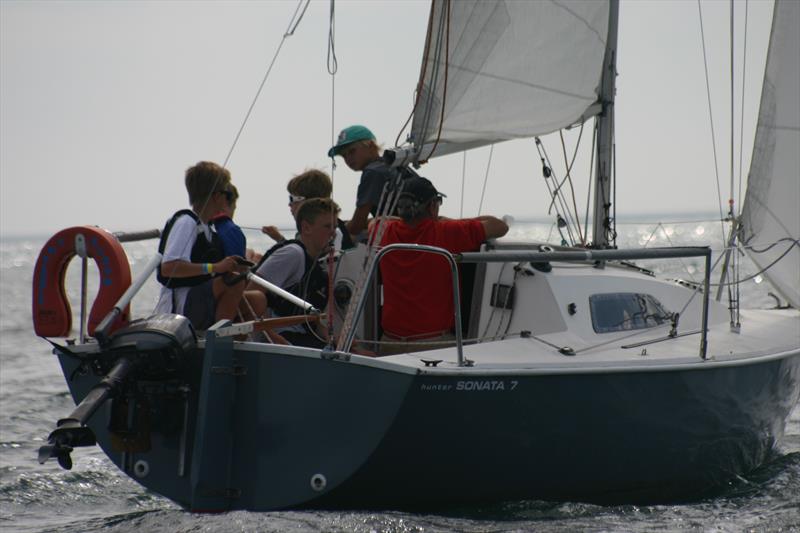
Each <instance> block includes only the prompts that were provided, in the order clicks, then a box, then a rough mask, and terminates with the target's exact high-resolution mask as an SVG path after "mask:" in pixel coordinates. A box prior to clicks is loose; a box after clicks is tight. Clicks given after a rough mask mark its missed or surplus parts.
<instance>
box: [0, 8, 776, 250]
mask: <svg viewBox="0 0 800 533" xmlns="http://www.w3.org/2000/svg"><path fill="white" fill-rule="evenodd" d="M296 6H297V3H296V2H294V1H291V2H290V1H270V2H256V1H245V2H234V1H231V2H212V1H203V2H192V1H176V2H168V1H167V2H155V1H151V2H136V1H124V2H122V1H119V2H110V1H109V2H99V1H89V2H77V1H57V2H36V1H24V2H16V1H8V0H2V1H0V204H1V205H0V234H1V235H3V236H10V235H20V234H23V235H24V234H44V235H47V234H51V233H54V232H55V231H57V230H59V229H62V228H64V227H68V226H72V225H79V224H93V225H99V226H103V227H105V228H107V229H109V230H112V231H128V230H138V229H150V228H160V227H161V226H162V225H163V223H164V221H165V220H166V218H168V216H169V215H170V214H171V213H172V212H174V211H175V210H177V209H179V208H183V207H185V206H186V203H187V199H186V193H185V189H184V186H183V173H184V171H185V169H186V168H187V167H188V166H191V165H192V164H194V163H195V162H197V161H199V160H203V159H207V160H213V161H217V162H219V163H222V162H223V160H224V159H225V157H226V155H227V154H228V151H229V149H230V147H231V145H232V143H233V141H234V138H235V136H236V133H237V131H238V130H239V127H240V125H241V123H242V120H243V119H244V116H245V113H246V112H247V109H248V107H249V106H250V103H251V101H252V98H253V96H254V95H255V92H256V90H257V88H258V85H259V83H260V82H261V79H262V77H263V75H264V73H265V72H266V69H267V67H268V65H269V62H270V60H271V59H272V57H273V54H274V52H275V50H276V48H277V46H278V45H279V43H280V41H281V37H282V35H283V33H284V31H285V30H286V28H287V25H288V23H289V20H290V18H291V16H292V13H293V12H294V11H295V8H296ZM702 9H703V17H704V18H703V21H704V25H705V34H706V48H707V52H708V60H709V68H710V69H711V76H712V79H711V91H712V100H713V106H714V107H713V112H714V120H715V130H716V137H717V160H718V166H719V170H720V178H721V182H722V191H723V193H722V194H723V201H726V200H727V197H728V190H729V180H730V178H729V175H730V174H729V173H730V162H729V161H730V159H729V143H730V140H729V139H730V133H729V131H730V129H729V128H730V100H729V85H730V78H729V76H730V74H729V73H730V62H729V54H730V52H729V33H728V29H729V18H728V9H729V3H728V2H727V1H719V0H714V1H704V2H703V3H702ZM428 10H429V3H428V2H427V1H421V0H420V1H417V0H407V1H400V2H394V1H392V2H390V1H373V2H367V1H358V2H356V1H346V0H339V1H337V2H336V33H335V36H336V38H335V42H336V55H337V58H338V66H339V69H338V74H337V75H336V78H335V95H336V98H335V102H336V105H335V109H334V110H333V111H332V108H331V77H330V76H329V75H328V73H327V68H326V63H327V40H328V21H329V11H330V6H329V3H328V2H327V1H312V2H311V5H310V7H309V8H308V11H307V12H306V14H305V17H304V18H303V20H302V21H301V23H300V25H299V27H298V29H297V32H296V33H295V35H294V36H292V37H289V38H288V39H286V41H285V43H284V44H283V48H282V50H281V53H280V55H279V56H278V59H277V62H276V63H275V66H274V68H273V70H272V74H271V75H270V77H269V79H268V80H267V83H266V86H265V88H264V90H263V92H262V95H261V98H260V99H259V101H258V103H257V104H256V106H255V108H254V110H253V113H252V116H251V117H250V121H249V122H248V124H247V126H246V128H245V130H244V132H243V134H242V136H241V139H240V140H239V142H238V145H237V147H236V149H235V150H234V152H233V155H232V157H231V159H230V161H229V163H228V168H229V169H230V170H231V172H232V175H233V180H234V183H235V184H236V185H237V186H238V188H239V191H240V194H241V195H242V197H241V199H240V201H239V209H238V211H237V214H236V218H237V220H238V222H239V223H240V224H242V225H244V226H261V225H263V224H278V225H282V226H287V225H288V223H289V221H290V215H289V211H288V208H287V206H286V204H287V198H286V196H287V195H286V192H285V185H286V182H287V180H288V179H289V178H291V177H292V175H294V174H296V173H299V172H301V171H303V170H304V169H306V168H311V167H317V168H323V169H326V170H328V171H329V170H330V160H329V159H328V158H327V157H326V151H327V149H328V147H329V146H330V143H331V139H332V135H335V133H336V132H338V130H339V129H340V128H341V127H343V126H346V125H349V124H352V123H362V124H365V125H367V126H369V127H370V128H371V129H372V130H373V131H374V132H375V134H376V135H377V136H378V139H379V141H380V142H382V143H383V144H384V145H385V146H386V147H390V146H392V145H393V143H394V139H395V137H396V135H397V133H398V131H399V130H400V128H401V126H402V125H403V123H404V122H405V120H406V118H407V116H408V114H409V112H410V110H411V105H412V98H413V91H414V87H415V84H416V80H417V76H418V71H419V66H420V61H421V49H422V45H423V39H424V32H425V28H426V23H427V14H428ZM735 10H736V12H737V18H739V22H737V25H736V31H737V35H738V37H737V43H736V58H737V59H736V63H737V67H736V69H737V74H736V76H737V81H736V93H737V97H736V98H737V100H736V104H735V109H736V114H737V117H738V115H739V113H740V109H741V102H740V100H739V98H741V86H742V84H741V78H740V76H741V64H742V61H741V58H742V43H741V41H739V39H741V38H742V37H743V28H744V26H743V20H744V19H743V15H744V11H745V3H744V2H743V1H737V2H736V3H735ZM748 11H749V20H748V34H747V39H748V52H747V56H746V57H747V63H746V65H747V74H748V76H747V78H748V80H747V85H746V87H745V100H746V108H745V127H744V131H745V137H744V139H745V140H744V146H745V148H744V150H743V155H744V168H745V169H746V168H747V166H748V164H749V159H750V152H751V145H752V135H753V128H754V120H755V113H756V110H757V101H758V96H759V94H760V89H761V77H762V75H763V68H764V54H765V50H766V44H767V38H768V32H769V27H770V24H771V17H772V2H771V1H770V0H751V1H750V2H749V8H748ZM532 53H535V52H532ZM618 71H619V77H618V79H617V139H616V141H617V151H616V157H617V176H618V192H617V208H618V214H620V215H622V214H626V213H627V214H643V213H659V214H660V213H665V212H669V211H673V210H677V211H682V212H692V211H694V212H697V211H704V212H711V213H715V212H717V211H718V201H717V186H716V181H715V177H714V176H715V173H714V157H713V151H712V144H711V133H710V127H709V120H708V107H707V96H706V82H705V78H704V75H703V55H702V47H701V41H700V25H699V19H698V6H697V2H695V1H692V0H679V1H671V0H658V1H637V2H631V1H623V2H622V4H621V8H620V30H619V61H618ZM332 113H333V114H334V115H335V130H336V132H333V133H332V131H331V128H332V126H331V115H332ZM736 120H737V122H736V136H735V138H736V149H737V150H738V146H739V131H738V120H739V119H738V118H737V119H736ZM584 140H585V141H586V142H587V146H588V143H589V142H590V141H588V136H587V137H585V139H584ZM545 143H546V147H547V149H548V151H549V152H550V154H551V157H554V158H555V159H557V160H561V159H563V156H562V155H560V154H561V152H560V144H559V141H558V138H557V137H556V138H553V139H549V140H546V141H545ZM488 154H489V149H488V148H483V149H477V150H473V151H470V152H467V154H466V164H465V160H464V156H462V155H460V154H459V155H454V156H448V157H445V158H442V160H434V161H433V162H432V163H431V164H429V165H427V166H426V167H423V169H422V171H421V172H422V173H423V174H424V175H426V176H428V177H430V178H431V179H432V180H433V181H434V182H435V183H436V184H437V187H438V188H439V189H440V190H442V191H443V192H445V193H447V194H448V200H447V201H446V202H445V205H444V207H443V213H444V214H446V215H450V216H458V215H459V212H460V210H461V190H462V187H461V183H462V168H466V173H465V174H464V177H463V179H464V181H465V183H466V187H465V194H464V204H463V211H464V215H465V216H467V215H470V216H471V215H475V214H477V210H478V204H479V202H480V196H481V190H482V187H483V180H484V176H485V174H486V170H487V160H488ZM735 160H736V168H737V172H738V165H739V156H738V152H737V155H736V158H735ZM579 164H580V162H579V163H577V164H576V169H577V170H576V171H574V175H575V180H576V185H577V187H578V191H577V195H578V202H579V205H581V206H583V205H584V204H585V201H586V177H585V175H586V165H583V166H582V167H579V166H578V165H579ZM540 167H541V165H540V164H539V161H538V156H537V155H536V151H535V148H534V145H533V142H532V141H515V142H511V143H505V144H501V145H497V146H496V147H495V150H494V155H493V157H492V166H491V168H490V170H489V185H488V187H487V190H486V196H485V200H484V203H483V208H482V209H481V211H482V212H484V213H490V214H495V215H503V214H511V215H514V216H516V217H519V218H522V217H537V216H543V215H545V214H546V210H547V207H548V203H549V198H548V197H547V193H546V189H545V187H544V184H543V181H542V177H541V169H540ZM357 181H358V175H357V174H356V173H353V172H351V171H350V170H349V169H348V168H347V167H346V166H345V165H344V164H343V163H341V164H339V166H338V167H337V169H336V171H335V173H334V183H335V185H334V187H335V188H334V197H335V199H336V200H337V201H338V202H339V204H340V205H341V206H342V210H343V214H344V218H348V217H349V215H350V214H351V213H352V210H353V208H354V205H355V189H356V184H357ZM737 201H738V200H737Z"/></svg>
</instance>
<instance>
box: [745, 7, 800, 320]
mask: <svg viewBox="0 0 800 533" xmlns="http://www.w3.org/2000/svg"><path fill="white" fill-rule="evenodd" d="M742 226H743V231H744V237H743V240H744V243H745V244H747V245H748V254H749V255H750V257H751V258H752V259H753V262H755V264H756V265H758V267H759V268H760V269H764V268H768V270H766V272H765V273H764V275H765V276H766V277H767V279H768V280H769V281H770V282H771V283H772V285H773V286H774V287H775V289H776V290H777V291H778V292H779V293H780V295H781V296H783V298H785V299H786V300H787V301H788V302H789V303H790V304H791V305H792V306H793V307H795V308H797V309H800V244H798V241H797V240H798V239H800V2H798V1H797V0H788V1H783V0H777V1H776V2H775V11H774V15H773V19H772V36H771V38H770V44H769V55H768V56H767V66H766V70H765V73H764V87H763V89H762V93H761V107H760V110H759V115H758V126H757V129H756V137H755V145H754V147H753V157H752V163H751V166H750V175H749V177H748V183H747V194H746V196H745V202H744V209H743V211H742ZM783 254H785V256H784V257H781V256H782V255H783ZM776 261H777V262H776ZM773 263H775V264H773ZM770 265H771V266H770Z"/></svg>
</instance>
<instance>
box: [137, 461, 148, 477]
mask: <svg viewBox="0 0 800 533" xmlns="http://www.w3.org/2000/svg"><path fill="white" fill-rule="evenodd" d="M133 473H134V475H135V476H136V477H138V478H142V477H147V474H149V473H150V464H149V463H148V462H147V461H145V460H144V459H139V460H138V461H136V462H135V463H134V464H133Z"/></svg>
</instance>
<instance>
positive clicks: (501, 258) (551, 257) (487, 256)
mask: <svg viewBox="0 0 800 533" xmlns="http://www.w3.org/2000/svg"><path fill="white" fill-rule="evenodd" d="M397 250H411V251H418V252H426V253H434V254H438V255H441V256H443V257H445V259H447V261H448V263H449V264H450V270H451V272H452V278H453V304H454V306H455V335H456V349H457V352H458V366H468V364H469V363H467V362H465V360H464V350H463V336H462V331H461V298H460V295H459V281H458V267H457V263H507V262H525V261H529V262H532V263H545V262H550V261H563V262H595V263H603V262H605V261H617V260H635V259H673V258H680V257H703V258H705V271H704V273H703V311H702V329H701V332H700V357H701V358H702V359H703V360H705V359H706V353H707V349H708V303H709V288H710V285H711V248H709V247H708V246H684V247H676V248H645V249H638V250H636V249H626V250H590V249H587V250H569V251H543V252H539V251H523V250H520V251H517V250H510V251H492V252H465V253H461V254H455V255H453V254H451V253H450V252H448V251H447V250H445V249H443V248H439V247H436V246H428V245H422V244H391V245H389V246H386V247H384V248H382V249H380V250H379V251H378V253H377V255H376V257H375V261H374V262H372V265H371V268H370V270H369V272H368V274H367V279H366V283H369V282H370V281H371V280H372V278H373V276H374V275H375V269H376V268H377V265H378V263H380V260H381V258H382V257H383V256H384V255H386V254H387V253H390V252H393V251H397ZM364 302H365V298H364V297H363V295H362V297H361V299H359V301H358V302H357V303H356V305H357V306H358V307H357V308H356V314H355V321H356V322H357V321H358V319H359V318H360V316H361V313H362V311H363V309H364ZM354 337H355V329H352V330H351V331H348V332H347V338H346V341H345V344H344V347H343V351H345V352H346V351H349V350H350V346H351V345H352V342H353V338H354Z"/></svg>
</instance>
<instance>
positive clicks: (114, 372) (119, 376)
mask: <svg viewBox="0 0 800 533" xmlns="http://www.w3.org/2000/svg"><path fill="white" fill-rule="evenodd" d="M132 368H133V363H131V361H130V360H129V359H128V358H126V357H121V358H119V359H118V360H117V361H116V362H115V363H114V366H113V368H112V369H111V371H110V372H109V373H108V374H106V376H105V377H104V378H103V379H102V380H101V381H100V383H98V384H97V385H95V386H94V387H93V388H92V390H90V391H89V394H87V395H86V397H85V398H84V399H83V400H82V401H81V403H80V404H78V407H76V408H75V410H74V411H72V413H71V414H70V415H69V416H68V417H67V418H62V419H60V420H59V421H58V422H57V424H56V429H55V430H53V432H52V433H50V436H48V437H47V444H45V445H44V446H42V447H41V448H39V463H44V462H45V461H47V460H48V459H49V458H51V457H55V458H56V459H58V464H59V465H61V467H62V468H64V469H66V470H70V469H71V468H72V458H71V457H70V453H71V452H72V450H73V449H74V448H75V447H77V446H94V445H95V444H96V443H97V439H95V436H94V433H93V432H92V430H91V429H89V428H88V427H86V422H88V421H89V419H90V418H91V417H92V415H93V414H94V413H95V411H97V409H99V408H100V406H101V405H103V403H104V402H105V401H106V400H108V399H109V398H111V397H113V396H114V395H115V394H116V393H117V392H119V390H120V389H121V388H122V385H123V383H124V382H125V378H126V377H127V376H128V374H129V373H130V371H131V369H132Z"/></svg>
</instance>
